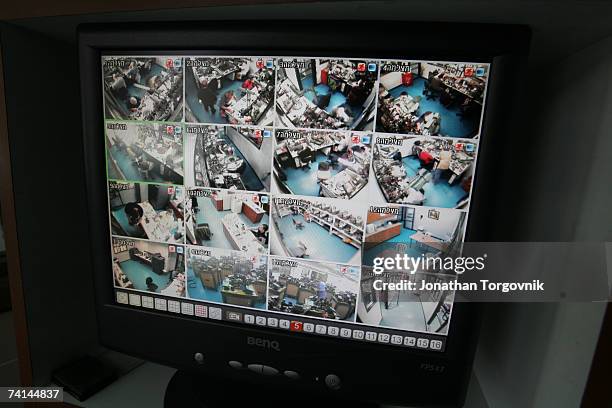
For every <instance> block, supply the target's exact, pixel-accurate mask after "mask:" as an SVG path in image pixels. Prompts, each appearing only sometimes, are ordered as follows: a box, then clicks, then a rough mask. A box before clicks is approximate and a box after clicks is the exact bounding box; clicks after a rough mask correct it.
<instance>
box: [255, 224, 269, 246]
mask: <svg viewBox="0 0 612 408" xmlns="http://www.w3.org/2000/svg"><path fill="white" fill-rule="evenodd" d="M251 232H252V233H253V235H255V238H257V240H259V242H261V243H262V244H264V245H268V224H261V225H260V226H259V227H257V228H255V229H252V230H251Z"/></svg>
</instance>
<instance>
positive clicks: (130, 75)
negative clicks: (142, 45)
mask: <svg viewBox="0 0 612 408" xmlns="http://www.w3.org/2000/svg"><path fill="white" fill-rule="evenodd" d="M125 77H126V78H127V80H128V82H129V83H131V84H134V83H137V82H140V72H139V71H138V67H137V66H136V63H135V61H132V62H130V65H129V66H128V69H127V71H126V73H125Z"/></svg>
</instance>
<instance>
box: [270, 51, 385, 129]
mask: <svg viewBox="0 0 612 408" xmlns="http://www.w3.org/2000/svg"><path fill="white" fill-rule="evenodd" d="M277 65H278V69H277V72H278V74H277V77H278V79H277V80H278V87H277V90H276V112H277V122H276V126H277V127H286V128H310V129H350V130H364V131H367V130H372V129H373V127H374V126H373V125H374V123H373V122H374V110H375V108H374V105H375V99H376V98H375V94H376V80H377V76H378V65H377V63H376V62H374V61H365V60H348V59H324V58H316V59H305V58H283V59H278V60H277Z"/></svg>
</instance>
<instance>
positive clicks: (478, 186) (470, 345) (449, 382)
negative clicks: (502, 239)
mask: <svg viewBox="0 0 612 408" xmlns="http://www.w3.org/2000/svg"><path fill="white" fill-rule="evenodd" d="M390 24H393V25H394V26H392V27H389V25H390ZM359 26H363V27H368V30H369V33H370V34H369V36H368V37H367V38H362V42H361V43H360V44H355V42H354V38H353V37H352V36H351V35H348V33H349V32H350V31H349V30H352V29H354V28H355V27H359ZM313 27H315V28H316V29H322V28H323V27H333V29H332V30H331V31H330V30H329V29H327V30H326V31H325V32H324V33H323V32H321V31H319V32H313ZM376 29H378V31H376ZM406 32H409V33H420V35H417V36H416V38H415V43H417V44H418V45H417V46H412V47H409V49H406V47H405V45H404V44H403V39H405V38H406V34H405V33H406ZM457 33H460V34H461V37H466V38H474V36H478V37H481V41H479V42H469V43H467V42H465V41H461V38H458V36H457ZM329 38H333V39H334V41H333V42H330V41H327V40H329ZM419 40H420V41H419ZM528 40H529V31H528V30H527V29H526V28H525V27H522V26H503V25H482V24H479V25H477V24H444V23H408V22H364V21H361V22H356V21H327V22H326V21H282V22H279V21H269V22H257V23H256V24H251V23H246V22H231V21H226V22H201V23H195V22H192V23H180V24H178V23H177V24H171V23H148V24H133V25H130V24H121V25H84V26H81V27H80V28H79V54H80V55H79V59H80V68H81V94H82V104H83V106H82V115H83V143H84V150H85V152H84V155H85V169H86V180H87V193H88V210H89V214H90V217H89V223H90V225H89V226H90V240H91V247H92V271H93V273H94V284H95V301H96V309H97V318H98V329H99V337H100V340H101V343H102V344H103V345H105V346H107V347H109V348H112V349H116V350H119V351H123V352H126V353H128V354H133V355H136V356H139V357H142V358H146V359H149V360H153V361H156V362H160V363H163V364H168V365H171V366H174V367H177V368H180V369H187V370H194V371H209V370H215V371H219V372H223V373H225V375H227V376H231V377H244V376H245V375H248V374H246V373H244V372H236V371H235V370H230V369H227V364H226V362H227V361H228V360H240V359H241V360H244V361H245V362H258V363H265V364H268V365H272V366H274V365H277V366H279V367H286V368H287V369H289V368H291V367H294V368H295V370H296V371H301V372H304V373H309V374H308V378H309V380H308V381H307V382H302V383H301V384H299V386H305V387H311V388H312V389H314V390H316V389H320V390H322V389H323V387H322V386H318V383H317V381H315V380H314V378H315V377H317V376H319V375H324V373H325V372H335V373H340V374H341V375H343V376H344V378H345V381H344V382H345V384H347V385H345V386H344V387H343V389H342V390H341V391H340V392H341V393H347V395H350V394H351V393H353V396H355V395H360V398H363V399H377V395H375V394H372V395H369V394H368V392H364V384H363V383H362V382H361V381H360V378H361V377H360V376H363V375H364V373H365V372H366V371H365V370H367V372H370V370H374V372H378V373H389V374H392V375H388V376H386V377H385V378H381V379H380V384H379V383H378V382H377V383H376V384H378V385H379V386H378V389H377V391H376V393H377V394H379V396H380V395H383V394H385V395H386V397H385V398H383V399H384V400H387V401H396V402H411V403H421V404H424V403H428V402H429V401H430V400H431V397H429V399H428V397H426V395H428V394H429V395H430V396H431V395H434V396H435V398H434V401H433V402H434V403H436V404H454V403H457V402H458V401H461V400H462V399H463V397H464V394H465V389H466V385H467V381H468V378H469V375H468V374H469V370H470V368H471V361H472V358H473V352H474V349H475V345H476V335H477V327H478V320H479V319H478V316H479V309H480V308H479V306H478V305H474V304H468V303H456V304H455V305H454V310H453V318H452V322H451V324H450V328H449V333H448V336H447V344H446V350H445V351H444V352H443V353H440V352H433V351H422V350H415V349H406V348H398V347H397V346H386V345H381V344H376V345H371V344H364V343H362V342H356V341H352V340H341V339H330V338H325V337H317V336H313V335H308V334H303V335H300V334H296V333H282V332H278V331H272V330H269V329H260V328H256V327H251V326H245V325H242V324H229V323H225V322H224V323H219V322H215V321H210V320H200V321H196V320H193V319H189V318H185V317H181V316H178V315H177V316H172V315H169V314H167V313H160V312H155V311H145V310H142V309H136V308H132V307H129V306H118V305H117V304H116V303H115V301H114V288H113V287H112V285H111V284H110V278H109V271H110V270H111V255H110V245H109V240H108V237H109V236H110V231H109V226H108V222H107V218H106V214H107V211H108V210H107V198H106V197H107V196H106V194H107V193H106V174H105V172H101V171H100V169H102V168H105V167H104V166H106V163H105V151H104V149H105V146H104V137H103V134H101V132H103V129H104V127H103V126H104V117H103V107H102V89H101V86H100V78H101V64H100V56H101V54H102V53H107V52H111V53H113V52H116V53H123V52H125V53H128V52H132V53H143V52H149V53H155V51H157V52H159V51H163V50H173V51H176V53H177V54H186V53H189V51H190V50H197V53H198V54H202V55H207V54H211V55H215V54H216V55H269V56H275V55H291V56H302V55H303V56H321V57H325V56H331V57H358V58H364V57H371V58H387V59H423V60H439V61H470V62H489V63H491V75H490V79H489V86H488V95H487V106H486V107H485V109H486V111H485V116H484V120H483V124H482V129H481V134H482V135H483V136H482V137H481V139H480V142H479V143H480V153H479V158H478V163H477V168H476V171H475V180H476V182H475V185H474V188H473V191H472V200H471V201H472V203H471V205H472V208H471V211H470V213H471V216H470V220H469V223H468V231H467V235H466V240H467V241H486V240H488V239H490V237H491V232H490V225H488V222H489V220H491V219H494V217H495V211H494V206H492V205H486V203H487V202H488V203H490V202H491V197H492V195H494V194H495V191H494V190H493V189H492V186H491V180H492V175H491V174H487V172H484V171H482V169H491V168H493V166H494V163H495V162H496V160H497V158H499V157H500V153H501V150H502V149H503V147H502V146H503V143H502V142H501V141H500V140H498V137H501V136H496V135H495V134H503V128H502V126H503V125H502V122H503V121H502V119H501V118H502V115H503V112H504V110H505V107H506V106H509V105H510V101H509V100H502V99H501V98H502V96H504V95H505V96H506V97H507V98H509V97H510V96H511V93H512V90H510V89H507V88H508V86H507V84H504V79H507V77H508V75H509V72H512V66H513V65H517V64H519V61H520V60H522V59H523V58H524V55H525V50H526V49H527V45H528ZM381 41H382V42H384V46H382V45H381ZM421 43H422V44H421ZM245 45H246V46H245ZM404 50H405V51H404ZM498 70H499V71H498ZM498 72H499V74H498ZM494 133H495V134H494ZM92 215H95V216H92ZM173 333H180V335H176V337H173V336H172V334H173ZM206 333H214V336H212V337H211V336H206V335H205V334H206ZM247 336H255V337H263V338H266V339H274V340H278V341H279V342H280V344H281V350H282V351H281V352H280V353H277V352H271V351H269V350H265V349H258V348H254V347H251V346H248V345H247V341H246V338H247ZM147 338H155V339H162V340H163V341H162V342H161V343H162V344H167V345H173V346H175V347H168V348H164V349H156V348H149V347H142V346H141V347H137V346H136V345H142V344H143V341H144V340H146V339H147ZM176 339H180V340H181V343H180V345H179V342H178V341H177V340H176ZM211 349H212V350H220V351H219V352H216V353H213V354H212V356H210V357H209V358H208V361H209V362H208V363H206V364H203V365H199V364H197V363H195V362H194V360H193V354H194V353H195V352H198V351H202V352H204V350H211ZM317 350H327V351H326V352H324V353H321V352H317ZM372 352H374V353H376V361H370V362H368V363H367V364H365V365H364V364H363V363H362V362H359V361H357V362H356V361H355V360H356V357H355V356H358V355H366V356H367V355H368V353H372ZM205 354H210V353H205ZM306 357H307V358H306ZM357 360H358V359H357ZM401 366H403V367H404V369H403V370H400V369H399V367H401ZM409 368H413V370H409ZM428 379H429V380H431V381H428ZM406 381H410V382H411V384H417V385H418V387H416V388H417V391H413V393H412V394H410V395H404V394H403V393H402V392H401V387H402V384H405V382H406ZM432 382H435V383H436V385H435V387H432V386H430V385H428V384H429V383H432ZM383 383H384V385H383ZM294 385H295V384H294ZM394 385H395V387H393V386H394ZM440 386H442V387H444V388H446V389H447V392H446V393H440V391H439V387H440ZM398 387H399V389H398ZM385 390H387V391H385ZM394 390H395V391H394ZM436 390H437V391H436ZM355 393H356V394H355ZM378 399H381V398H378Z"/></svg>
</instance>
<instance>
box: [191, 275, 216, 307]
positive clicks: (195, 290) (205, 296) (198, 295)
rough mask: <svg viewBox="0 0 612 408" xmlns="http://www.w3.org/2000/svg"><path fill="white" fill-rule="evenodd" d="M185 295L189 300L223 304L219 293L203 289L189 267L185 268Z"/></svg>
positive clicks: (200, 282)
mask: <svg viewBox="0 0 612 408" xmlns="http://www.w3.org/2000/svg"><path fill="white" fill-rule="evenodd" d="M187 293H188V294H189V297H190V298H191V299H201V300H208V301H210V302H217V303H223V298H222V297H221V291H219V290H212V289H208V288H205V287H204V285H202V281H201V280H200V278H199V277H197V276H196V275H195V273H194V272H193V269H192V268H190V267H188V268H187Z"/></svg>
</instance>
